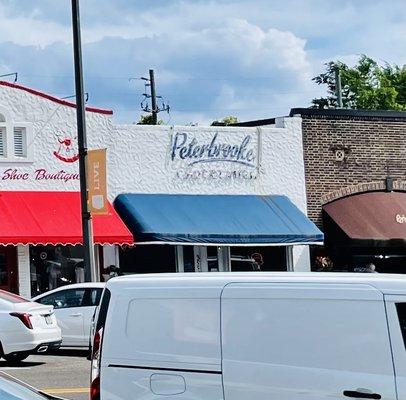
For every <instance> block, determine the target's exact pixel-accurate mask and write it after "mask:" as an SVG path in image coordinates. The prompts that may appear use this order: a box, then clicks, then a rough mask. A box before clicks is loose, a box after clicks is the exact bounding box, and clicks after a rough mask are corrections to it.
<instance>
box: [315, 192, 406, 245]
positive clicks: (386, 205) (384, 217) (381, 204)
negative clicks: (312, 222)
mask: <svg viewBox="0 0 406 400" xmlns="http://www.w3.org/2000/svg"><path fill="white" fill-rule="evenodd" d="M323 210H324V212H325V213H327V214H328V215H329V216H330V218H331V219H332V220H333V221H334V222H335V224H337V225H338V226H339V227H340V228H341V229H342V230H343V231H344V233H345V234H346V235H347V236H348V237H349V238H350V239H360V240H368V239H372V240H380V241H385V240H393V239H399V240H402V241H404V240H405V239H406V193H404V192H369V193H362V194H357V195H353V196H349V197H344V198H342V199H339V200H335V201H333V202H331V203H329V204H326V205H324V206H323Z"/></svg>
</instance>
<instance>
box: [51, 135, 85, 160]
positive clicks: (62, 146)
mask: <svg viewBox="0 0 406 400" xmlns="http://www.w3.org/2000/svg"><path fill="white" fill-rule="evenodd" d="M54 156H55V157H56V158H57V159H58V160H60V161H63V162H66V163H74V162H75V161H77V160H79V153H78V151H77V144H76V137H74V138H71V137H66V136H65V137H60V136H58V149H57V150H55V151H54Z"/></svg>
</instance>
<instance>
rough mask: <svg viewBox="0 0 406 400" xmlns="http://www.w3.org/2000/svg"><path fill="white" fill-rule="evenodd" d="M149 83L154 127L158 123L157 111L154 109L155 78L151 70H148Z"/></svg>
mask: <svg viewBox="0 0 406 400" xmlns="http://www.w3.org/2000/svg"><path fill="white" fill-rule="evenodd" d="M149 83H150V86H151V109H152V110H151V111H152V124H153V125H156V124H157V123H158V110H157V108H156V93H155V77H154V70H153V69H150V70H149Z"/></svg>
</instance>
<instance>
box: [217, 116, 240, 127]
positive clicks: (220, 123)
mask: <svg viewBox="0 0 406 400" xmlns="http://www.w3.org/2000/svg"><path fill="white" fill-rule="evenodd" d="M237 122H238V118H237V117H234V116H232V115H229V116H227V117H224V118H223V119H222V120H221V121H217V120H216V121H213V122H212V123H211V126H224V125H231V124H236V123H237Z"/></svg>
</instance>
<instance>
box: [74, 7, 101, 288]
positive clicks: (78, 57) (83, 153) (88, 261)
mask: <svg viewBox="0 0 406 400" xmlns="http://www.w3.org/2000/svg"><path fill="white" fill-rule="evenodd" d="M71 1H72V29H73V57H74V64H75V92H76V120H77V129H78V148H79V176H80V203H81V213H82V232H83V250H84V264H85V265H84V266H85V271H86V272H87V274H85V275H87V276H88V277H89V272H90V280H91V281H95V280H96V277H97V273H96V267H95V259H94V245H93V232H92V217H91V214H90V212H89V207H88V202H87V139H86V111H85V101H84V90H83V67H82V43H81V35H80V14H79V0H71Z"/></svg>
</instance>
